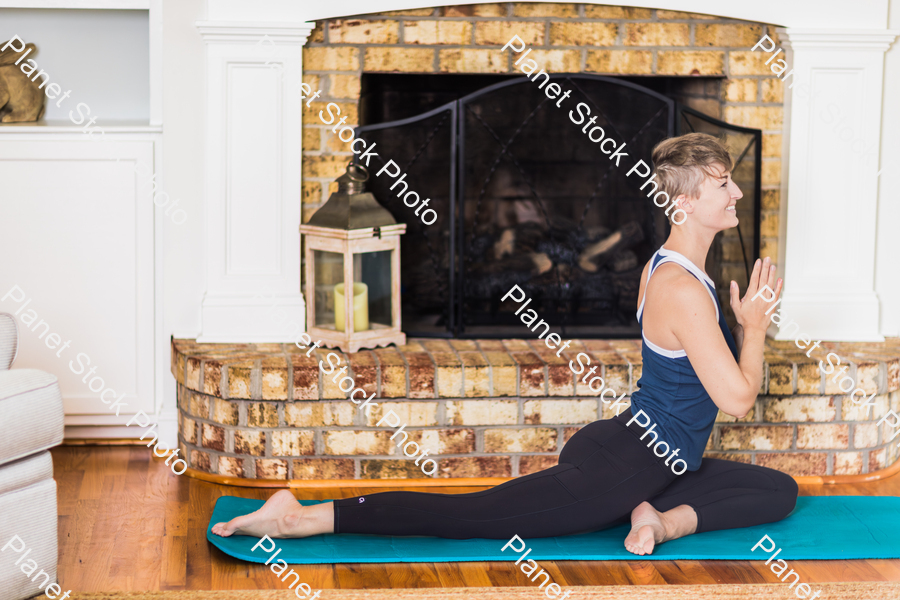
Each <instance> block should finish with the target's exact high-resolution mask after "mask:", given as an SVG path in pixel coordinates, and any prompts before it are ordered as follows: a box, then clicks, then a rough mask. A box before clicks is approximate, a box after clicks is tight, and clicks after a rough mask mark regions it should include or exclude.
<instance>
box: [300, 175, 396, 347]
mask: <svg viewBox="0 0 900 600" xmlns="http://www.w3.org/2000/svg"><path fill="white" fill-rule="evenodd" d="M368 178H369V173H368V171H367V170H366V168H365V167H364V166H362V165H356V164H352V163H351V164H349V165H348V166H347V172H346V173H344V174H343V175H341V176H340V177H338V179H337V183H338V191H337V192H335V193H333V194H332V195H331V197H330V198H328V202H326V203H325V204H324V205H322V207H321V208H320V209H319V210H317V211H316V213H315V214H314V215H313V216H312V218H311V219H310V220H309V223H307V224H306V225H301V226H300V233H302V234H303V235H305V236H306V254H305V259H306V322H307V332H308V333H309V335H310V336H311V337H312V339H314V340H322V343H323V345H325V346H327V347H329V348H340V349H341V350H343V351H344V352H356V351H357V350H359V349H360V348H377V347H378V346H387V345H388V344H405V343H406V334H404V333H403V332H402V331H400V236H401V235H402V234H403V233H404V232H405V231H406V224H405V223H397V221H396V220H394V217H393V216H392V215H391V213H389V212H388V211H387V210H386V209H385V208H384V207H383V206H381V205H380V204H379V203H378V201H377V200H376V199H375V196H373V195H372V194H371V193H370V192H367V191H365V181H366V180H367V179H368Z"/></svg>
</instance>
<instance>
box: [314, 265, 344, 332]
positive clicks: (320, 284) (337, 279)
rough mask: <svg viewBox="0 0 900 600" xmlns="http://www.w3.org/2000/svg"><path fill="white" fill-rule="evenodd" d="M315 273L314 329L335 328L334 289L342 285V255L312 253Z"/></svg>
mask: <svg viewBox="0 0 900 600" xmlns="http://www.w3.org/2000/svg"><path fill="white" fill-rule="evenodd" d="M313 264H314V265H315V271H316V300H315V302H316V322H315V323H314V325H315V326H316V327H326V328H334V327H335V306H334V288H335V286H336V285H337V284H343V283H344V255H343V254H340V253H339V252H325V251H324V250H314V251H313Z"/></svg>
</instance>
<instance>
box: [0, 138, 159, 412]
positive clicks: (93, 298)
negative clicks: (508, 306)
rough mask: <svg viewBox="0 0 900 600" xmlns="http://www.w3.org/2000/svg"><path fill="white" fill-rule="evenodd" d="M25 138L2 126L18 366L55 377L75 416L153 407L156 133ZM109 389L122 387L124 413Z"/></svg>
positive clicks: (5, 265) (6, 278) (2, 196)
mask: <svg viewBox="0 0 900 600" xmlns="http://www.w3.org/2000/svg"><path fill="white" fill-rule="evenodd" d="M23 138H24V136H20V135H15V136H14V135H6V134H5V135H2V136H0V298H2V300H0V311H4V312H10V313H16V312H17V311H18V314H17V315H16V316H17V319H18V325H19V356H18V359H17V360H16V363H15V366H14V368H36V369H42V370H44V371H48V372H50V373H53V374H54V375H56V376H57V378H58V379H59V384H60V388H61V390H62V396H63V401H64V406H65V411H66V424H67V425H124V424H125V423H126V422H127V420H128V419H129V417H130V415H132V414H134V413H136V412H137V411H138V410H143V411H144V412H146V413H148V414H149V413H150V412H151V411H152V410H153V407H154V383H153V360H154V351H153V348H154V337H153V306H154V303H153V298H154V286H153V282H154V260H153V240H154V234H153V231H154V229H153V219H154V211H155V208H154V206H153V201H152V196H151V194H150V190H151V185H152V184H151V183H150V178H149V173H150V172H151V171H152V168H153V156H154V152H153V141H152V140H134V141H114V140H110V139H109V138H110V136H109V135H108V134H107V136H106V140H105V141H101V142H91V141H89V140H88V139H87V138H86V137H85V136H83V135H82V134H74V135H73V136H72V137H71V139H69V136H60V139H53V140H50V139H43V140H32V139H23ZM141 174H143V175H141ZM29 311H31V312H29ZM32 317H34V318H33V319H32ZM53 335H55V336H58V341H57V338H55V337H52V336H53ZM54 342H56V344H55V348H53V349H51V348H50V347H49V346H52V345H54ZM91 369H93V372H91ZM106 389H111V390H113V392H114V393H115V395H114V396H112V392H106V393H105V394H104V390H106ZM101 394H104V398H105V400H112V399H113V398H119V397H120V396H122V400H121V401H122V402H123V403H125V404H126V406H125V407H124V408H121V409H120V410H119V415H118V416H116V415H115V409H113V410H110V407H109V404H105V403H104V402H102V401H101V399H100V396H101Z"/></svg>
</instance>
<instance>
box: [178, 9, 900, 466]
mask: <svg viewBox="0 0 900 600" xmlns="http://www.w3.org/2000/svg"><path fill="white" fill-rule="evenodd" d="M801 33H802V32H801ZM513 34H517V35H519V36H520V38H521V39H523V40H524V41H525V42H526V43H527V44H528V46H529V47H531V48H533V50H532V52H531V54H530V57H531V58H534V59H535V60H536V61H537V62H538V63H539V64H540V65H542V66H543V67H544V68H546V70H547V71H549V72H554V73H590V74H599V75H610V76H620V77H633V78H646V79H647V80H650V79H652V78H660V77H669V78H684V79H683V82H682V85H680V86H679V87H678V88H677V89H676V90H669V91H670V93H672V94H673V95H674V96H676V99H677V100H678V101H679V102H682V103H684V104H686V105H688V106H690V107H693V108H695V109H697V110H699V111H701V112H703V113H706V114H708V115H710V116H713V117H716V118H719V119H721V120H723V121H726V122H728V123H730V124H733V125H739V126H744V127H751V128H756V129H761V130H762V131H763V138H762V175H761V184H762V207H761V208H762V212H761V222H760V233H761V254H762V255H763V256H773V257H778V256H784V252H785V247H784V246H785V243H786V238H785V235H784V233H783V230H784V225H783V224H780V223H779V218H780V217H779V215H784V214H786V207H783V206H782V199H781V191H782V189H785V186H783V185H782V152H783V151H786V150H785V148H786V146H785V145H784V144H783V141H782V136H783V134H785V135H786V133H787V132H783V131H782V127H783V123H784V122H785V119H784V117H785V106H784V104H783V93H784V84H783V83H782V82H781V81H780V80H778V79H777V78H776V77H775V75H774V73H772V72H771V71H770V70H769V68H768V67H767V66H766V65H765V64H764V63H765V59H766V56H765V55H763V54H762V53H759V52H757V53H752V52H751V51H750V47H751V46H752V45H753V44H754V43H756V41H757V40H759V38H760V37H761V36H762V35H763V34H767V35H769V36H770V37H771V38H772V39H774V40H776V42H777V43H779V44H781V43H783V41H782V40H780V39H779V36H778V34H777V33H776V32H775V30H774V27H773V26H772V25H769V24H766V23H758V22H750V21H741V20H736V19H731V18H720V17H716V16H711V15H703V14H692V13H683V12H675V11H671V10H657V9H649V8H630V7H616V6H602V5H594V4H574V3H555V4H551V3H546V4H541V3H491V4H477V5H467V6H459V7H438V8H423V9H414V10H403V11H394V12H386V13H381V14H373V15H361V16H353V17H345V18H340V19H324V20H319V21H316V22H315V27H314V28H313V29H312V31H311V33H310V35H309V38H308V40H306V43H305V45H303V48H302V63H303V65H302V66H303V69H302V72H303V81H304V82H306V83H308V84H309V85H310V86H311V87H312V89H321V90H322V92H323V94H322V96H321V97H319V98H317V99H316V100H315V101H313V102H311V103H310V105H309V106H308V107H307V106H306V102H305V101H304V103H303V122H304V124H303V127H302V220H303V222H307V221H308V220H309V218H310V216H311V215H312V214H313V212H314V211H315V210H316V209H317V208H318V207H320V206H321V205H322V204H323V203H324V202H325V201H326V199H327V198H328V196H329V194H330V193H332V192H333V191H335V187H334V184H333V182H334V180H335V179H336V178H337V177H338V176H339V175H341V174H342V173H343V169H344V166H345V165H346V163H347V162H348V161H349V159H350V158H351V157H352V153H351V152H350V149H349V147H348V144H346V143H344V142H342V141H340V140H339V139H338V138H337V136H335V135H334V134H333V133H332V132H331V128H330V127H329V126H325V125H322V124H321V122H320V121H319V119H318V113H319V111H321V110H324V109H325V106H326V105H327V104H328V103H329V102H334V103H336V104H337V105H338V106H339V107H340V108H341V114H342V115H349V120H348V121H347V124H350V125H359V124H363V123H361V121H360V117H359V115H360V110H359V107H360V103H361V102H364V101H365V98H364V90H363V87H362V82H363V77H364V75H366V74H379V73H381V74H388V73H409V74H422V75H441V74H457V75H503V74H508V75H514V74H517V72H518V71H517V70H516V68H515V67H514V66H513V64H512V63H513V61H514V60H515V57H511V56H509V55H508V53H503V52H501V51H500V49H501V46H502V45H503V44H504V43H506V42H507V41H508V40H509V39H510V37H512V35H513ZM217 35H218V34H217ZM229 35H230V33H229ZM798 35H799V34H798ZM848 35H849V34H848ZM248 37H249V34H248ZM798 39H801V40H802V39H803V38H798ZM254 41H255V40H254ZM300 43H301V44H302V43H303V42H302V41H301V42H300ZM289 50H291V49H287V50H284V52H285V56H286V58H285V59H284V60H285V61H286V62H285V64H288V62H287V61H290V60H293V59H292V58H291V57H290V56H288V54H287V53H288V51H289ZM237 52H238V50H237V49H235V53H237ZM298 54H299V53H298ZM273 89H275V90H280V89H281V88H279V87H277V86H276V87H273ZM867 97H869V96H867ZM871 97H873V98H874V97H876V96H871ZM797 110H798V109H797V107H795V108H794V111H795V112H794V114H795V115H796V114H797V112H796V111H797ZM795 123H796V120H795ZM273 135H274V134H273ZM213 146H215V144H213ZM798 181H800V178H792V181H791V185H792V186H796V185H798ZM801 183H802V182H801ZM414 187H415V186H414ZM792 189H793V188H792ZM792 198H794V196H792ZM860 218H861V217H860ZM802 222H803V221H802V220H799V219H792V223H793V224H794V225H793V226H794V227H798V225H797V224H799V223H802ZM780 231H781V232H782V233H780ZM801 237H802V236H799V235H798V236H796V237H795V238H794V239H795V240H798V239H800V238H801ZM247 239H251V238H250V236H249V235H248V238H247ZM285 239H287V238H285ZM288 241H290V240H288ZM794 243H798V242H794ZM220 246H221V245H220ZM215 248H216V249H215V252H221V250H220V248H219V246H216V247H215ZM279 248H281V250H282V251H284V252H286V254H285V256H288V255H296V252H295V249H294V248H293V247H287V242H285V244H284V246H283V247H281V246H279ZM722 248H723V255H724V258H725V261H726V262H728V261H729V260H732V261H737V260H739V254H740V246H739V244H738V243H737V240H736V239H735V238H734V237H730V238H727V239H726V240H724V243H723V246H722ZM288 264H289V263H288ZM210 273H213V271H212V270H211V271H210ZM215 273H216V277H219V275H218V273H219V271H218V270H217V271H215ZM297 273H298V274H299V270H297ZM725 275H726V276H727V277H729V278H736V277H733V275H732V274H731V273H728V272H726V273H725ZM298 276H299V275H298ZM292 277H293V275H290V274H279V275H278V277H277V278H274V280H276V281H277V282H278V283H279V285H281V293H282V295H283V296H284V297H288V298H292V299H293V301H294V302H295V306H293V309H294V310H296V311H297V312H296V313H295V314H299V312H300V308H299V304H301V303H302V299H300V302H299V303H298V302H297V298H296V297H295V296H291V294H296V291H295V289H294V288H297V289H299V288H298V286H296V285H294V283H295V282H294V281H293V280H292V279H291V278H292ZM211 278H212V275H211ZM225 279H227V277H225V278H223V281H224V280H225ZM229 281H230V280H229ZM248 285H258V282H256V281H255V280H254V282H253V283H252V284H249V283H248ZM222 286H223V289H225V288H224V283H222ZM239 287H241V288H242V289H248V288H247V285H242V286H239ZM798 287H799V286H798ZM226 292H227V293H228V294H237V292H234V291H232V290H231V289H230V288H229V289H228V290H226ZM226 292H222V294H225V293H226ZM236 297H237V296H236V295H235V298H236ZM254 301H255V300H254ZM234 302H235V303H236V304H240V306H241V307H252V309H253V310H254V311H260V312H261V311H262V310H263V309H267V308H268V307H263V306H262V304H263V302H258V303H257V304H252V302H248V301H247V300H244V299H238V300H234ZM241 303H243V304H241ZM787 304H788V302H787V301H785V306H786V305H787ZM209 307H210V310H209V312H210V314H211V315H217V314H219V313H217V312H215V310H218V309H219V305H218V304H215V303H213V302H210V303H209ZM205 310H206V307H205ZM222 314H224V312H223V313H222ZM235 314H236V313H235ZM241 314H245V313H241ZM246 314H250V313H249V312H248V313H246ZM794 314H799V313H794ZM854 314H855V313H854ZM204 318H205V317H204ZM249 321H250V320H249V319H238V320H235V319H228V320H225V319H221V320H220V321H218V322H214V321H213V320H212V319H210V321H209V322H211V323H214V326H213V327H208V326H207V325H206V321H204V328H205V329H207V328H208V329H209V330H210V331H212V332H213V333H211V334H209V335H208V337H207V333H206V331H204V338H205V339H206V340H208V341H221V342H227V341H228V340H229V339H232V340H236V339H240V340H241V341H244V342H251V341H259V342H267V341H275V340H276V339H277V340H278V341H284V339H285V338H286V335H282V333H281V332H278V333H277V334H276V335H272V333H271V332H272V331H273V330H272V327H271V326H270V327H269V328H268V330H267V331H269V332H270V333H268V334H266V335H268V336H269V337H266V335H262V334H261V335H260V336H258V335H256V334H255V333H254V332H248V331H241V333H240V335H234V333H230V332H233V331H236V330H235V329H233V328H232V325H231V323H235V322H237V323H247V322H249ZM225 323H227V325H225ZM270 325H271V324H270ZM524 333H526V332H525V331H523V334H524ZM229 335H230V336H231V337H228V336H229ZM822 337H825V336H822ZM841 339H872V338H871V337H862V338H853V337H850V338H841ZM822 347H823V348H825V349H826V351H828V350H830V351H834V352H835V353H837V354H839V355H840V356H842V357H847V358H849V359H850V360H851V361H852V362H853V368H852V371H851V372H850V375H851V376H853V377H854V378H855V379H856V380H857V381H859V383H860V385H861V387H863V389H865V390H867V392H868V393H876V396H875V398H876V406H877V408H876V410H874V411H872V413H873V414H871V415H866V414H864V411H860V410H859V409H857V408H856V407H855V406H854V405H853V404H852V403H851V402H850V400H849V398H848V396H846V395H844V394H843V392H841V391H840V390H839V389H838V388H837V387H836V386H835V385H834V384H833V383H832V382H831V381H830V380H826V379H825V378H824V377H823V376H822V375H821V373H820V372H819V370H818V367H817V364H816V363H817V360H818V359H819V358H822V357H823V356H824V353H823V354H822V356H819V355H814V356H813V358H811V359H810V358H807V357H806V356H804V355H803V354H802V353H801V352H799V351H798V350H797V348H796V347H794V346H792V343H791V342H769V344H768V347H767V351H766V357H765V358H766V366H765V370H766V377H765V381H764V384H763V389H761V391H760V396H759V398H758V400H757V402H756V405H755V407H754V409H753V410H751V412H750V413H749V414H748V415H747V416H746V417H744V418H743V419H741V420H740V421H736V420H735V419H733V418H731V417H728V416H726V415H722V414H720V415H719V419H718V420H717V424H716V426H715V429H714V431H713V434H712V437H711V439H710V443H709V445H708V447H707V456H722V457H726V458H729V459H732V460H738V461H744V462H752V463H755V464H760V465H767V466H772V467H775V468H778V469H781V470H784V471H786V472H789V473H791V474H793V475H797V476H831V475H835V476H840V475H860V474H868V473H874V472H876V471H878V470H881V469H884V468H887V467H889V466H891V465H893V464H894V463H895V462H896V461H897V458H898V451H897V446H896V443H895V444H893V446H892V445H891V444H889V443H888V440H889V439H890V437H891V435H892V432H891V430H890V428H889V427H887V425H886V424H882V425H877V422H878V420H879V419H881V418H882V417H883V416H884V415H885V414H886V413H887V411H888V410H895V411H900V392H898V390H900V359H898V356H900V342H898V341H897V340H896V339H895V340H890V341H888V342H886V343H880V344H879V343H872V344H854V343H841V344H837V343H835V344H828V343H826V344H823V346H822ZM578 351H584V352H588V353H590V354H591V355H592V357H593V358H595V359H596V361H598V362H599V363H601V364H603V377H604V378H605V379H607V381H609V382H610V385H612V386H613V387H615V388H616V389H620V390H622V391H626V390H627V392H628V393H629V394H630V393H631V392H632V391H633V390H634V389H635V386H636V383H637V381H638V379H639V378H640V371H641V357H640V346H639V342H638V341H637V340H582V341H576V342H574V343H573V346H572V348H571V350H570V351H567V352H566V353H565V354H564V355H563V356H565V358H564V359H563V358H557V357H555V355H553V354H552V353H547V352H546V351H545V350H543V351H542V350H541V346H540V345H536V344H533V342H532V341H530V340H525V339H503V340H485V339H472V340H469V339H466V340H461V339H451V340H435V339H420V338H419V339H417V338H413V339H410V340H409V343H408V344H407V345H405V346H402V347H392V348H386V349H379V350H375V351H361V352H358V353H354V354H351V355H346V356H344V355H342V361H347V362H349V366H350V372H351V374H352V375H353V377H354V378H355V380H356V381H357V384H358V385H360V386H362V387H364V388H365V389H367V390H369V391H370V393H371V392H374V393H375V394H376V396H375V399H376V401H379V402H381V403H382V405H383V406H385V407H387V408H391V409H392V410H394V412H395V413H397V414H399V415H401V417H402V418H403V419H404V420H405V421H406V422H407V423H408V424H409V426H408V427H407V430H408V431H410V432H411V433H412V434H413V435H414V436H415V437H414V438H411V439H416V440H418V441H420V442H421V443H422V444H423V445H425V446H428V447H430V448H432V449H433V450H434V451H435V453H436V454H437V460H438V465H439V467H438V472H437V474H436V476H435V477H436V478H442V479H444V478H467V477H510V476H517V475H523V474H527V473H531V472H534V471H537V470H540V469H542V468H544V467H546V466H548V465H550V464H553V463H554V462H555V459H556V455H557V454H558V452H559V450H560V449H561V447H562V445H563V444H564V443H565V442H566V441H567V440H568V439H569V437H570V436H571V435H572V434H573V433H574V432H575V431H577V429H578V428H579V427H581V426H583V425H585V424H586V423H589V422H591V421H593V420H595V419H597V418H604V417H608V416H610V415H609V414H607V413H606V411H605V406H604V405H603V404H602V403H600V401H599V400H598V398H597V397H596V394H593V393H592V392H591V391H590V390H587V389H584V386H582V385H580V384H579V382H577V381H576V380H575V378H574V377H573V375H572V373H571V371H570V370H569V368H568V361H569V360H571V359H572V358H574V355H575V354H576V353H577V352H578ZM325 354H326V352H323V351H319V352H318V356H316V358H313V357H306V356H305V355H304V354H303V353H301V352H300V351H299V350H298V349H297V348H296V347H294V346H292V345H291V344H287V343H277V344H276V343H242V344H230V343H216V344H213V343H197V342H196V341H194V340H191V339H175V340H173V341H172V363H171V366H172V373H173V374H174V375H175V378H176V380H177V396H178V403H177V404H178V420H179V444H180V446H181V450H182V453H183V455H184V456H185V460H187V461H188V463H189V465H190V468H191V469H192V472H194V473H205V474H209V475H212V476H219V477H228V478H242V479H264V480H276V481H285V480H314V479H350V480H352V479H357V478H359V479H385V478H416V477H422V474H421V470H420V469H419V467H417V466H415V465H414V464H413V461H411V460H406V459H404V458H403V457H402V455H401V454H400V451H399V450H398V449H397V448H396V447H394V446H393V444H392V443H391V442H390V441H389V440H388V439H387V438H388V436H389V432H388V431H387V430H385V429H384V428H383V427H382V428H379V427H376V426H375V422H376V421H377V416H373V417H368V418H366V417H365V416H364V415H361V414H360V413H359V411H357V410H356V407H355V406H354V405H353V404H352V403H350V402H349V401H348V400H347V399H346V394H344V393H343V392H341V391H340V390H339V389H337V387H336V385H334V384H333V383H332V382H331V380H330V379H326V378H323V377H322V375H321V373H320V371H319V369H318V366H317V365H318V360H321V359H324V356H325ZM314 356H315V355H314ZM891 446H892V447H891Z"/></svg>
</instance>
